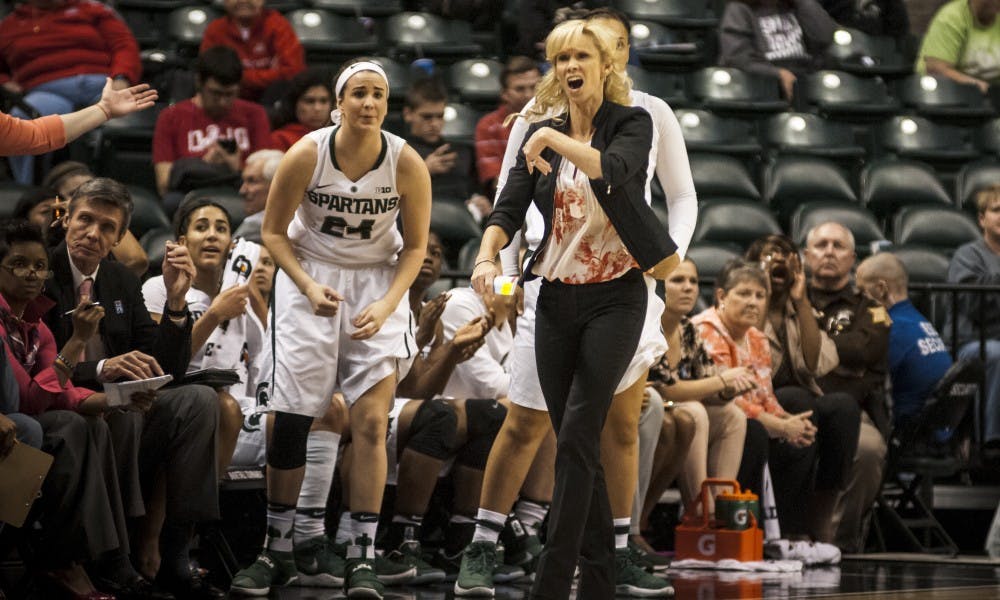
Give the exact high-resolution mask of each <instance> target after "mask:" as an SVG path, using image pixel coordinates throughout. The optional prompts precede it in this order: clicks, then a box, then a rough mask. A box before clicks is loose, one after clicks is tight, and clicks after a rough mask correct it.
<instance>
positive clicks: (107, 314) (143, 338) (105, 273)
mask: <svg viewBox="0 0 1000 600" xmlns="http://www.w3.org/2000/svg"><path fill="white" fill-rule="evenodd" d="M49 264H50V265H51V267H50V268H51V269H52V270H53V271H55V277H53V278H52V279H51V280H49V281H48V282H46V284H45V294H46V295H47V296H48V297H49V298H51V299H52V300H54V301H55V303H56V306H55V307H54V308H53V309H52V310H50V311H49V312H48V314H46V315H45V324H46V325H48V326H49V329H51V330H52V334H53V335H54V336H55V338H56V345H57V346H58V347H59V348H62V346H63V344H65V343H66V341H67V340H69V338H70V337H71V336H72V335H73V320H72V318H71V317H69V316H63V313H65V312H66V311H68V310H73V309H74V308H75V307H76V290H75V289H74V287H73V271H72V269H71V268H70V265H69V254H68V253H67V251H66V243H65V242H63V243H62V244H59V245H58V246H57V247H56V248H55V249H54V250H52V252H51V254H50V255H49ZM93 299H94V300H95V301H99V302H100V303H101V306H103V307H104V318H103V319H101V324H100V328H99V331H98V335H100V336H101V341H102V342H103V343H104V353H105V356H107V357H108V358H111V357H113V356H118V355H120V354H125V353H127V352H131V351H133V350H138V351H140V352H144V353H146V354H149V355H150V356H152V357H153V358H155V359H156V361H157V362H159V363H160V367H161V368H163V372H164V373H168V374H170V375H173V376H174V381H180V380H181V379H182V378H183V377H184V372H185V371H186V370H187V366H188V363H189V362H190V361H191V322H192V319H190V318H188V319H187V322H186V323H185V325H184V326H183V327H178V326H177V325H175V324H174V323H173V321H171V320H170V319H169V318H166V317H164V318H163V319H162V320H161V321H160V324H159V325H157V324H156V321H154V320H153V319H152V318H151V317H150V316H149V312H148V311H147V310H146V303H145V301H144V300H143V297H142V284H141V282H140V281H139V278H138V277H136V276H135V274H134V273H132V272H131V271H129V270H128V269H127V268H126V267H125V266H124V265H122V264H121V263H119V262H115V261H113V260H108V259H104V260H102V261H101V266H100V269H99V270H98V271H97V278H96V279H95V280H94V296H93ZM73 383H75V384H77V385H82V386H84V387H89V388H91V389H101V388H100V385H101V384H100V383H98V381H97V362H96V361H85V362H81V363H80V364H78V365H76V369H74V371H73Z"/></svg>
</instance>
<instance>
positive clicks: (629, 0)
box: [612, 0, 719, 29]
mask: <svg viewBox="0 0 1000 600" xmlns="http://www.w3.org/2000/svg"><path fill="white" fill-rule="evenodd" d="M612 4H613V5H614V7H615V8H617V9H618V10H620V11H622V12H624V13H625V14H626V15H628V16H629V17H630V18H632V19H642V20H647V21H655V22H656V23H662V24H663V25H666V26H667V27H678V28H682V29H712V28H715V27H716V26H717V25H718V24H719V19H718V17H717V16H716V15H715V13H714V12H713V10H712V8H711V6H712V3H711V2H707V1H706V0H614V2H613V3H612Z"/></svg>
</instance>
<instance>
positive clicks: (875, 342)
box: [805, 222, 892, 551]
mask: <svg viewBox="0 0 1000 600" xmlns="http://www.w3.org/2000/svg"><path fill="white" fill-rule="evenodd" d="M855 260H856V256H855V253H854V236H853V235H852V234H851V232H850V231H849V230H848V229H846V228H845V227H844V226H842V225H840V224H839V223H833V222H829V223H823V224H821V225H818V226H816V227H814V228H813V229H812V230H810V231H809V235H808V236H807V237H806V252H805V263H806V267H807V269H808V271H809V273H810V280H809V298H810V300H811V301H812V304H813V307H815V309H816V310H817V311H818V312H819V317H818V319H819V325H820V327H821V328H822V329H824V330H825V331H826V332H827V334H828V335H829V336H830V338H831V339H832V340H833V343H834V344H835V345H836V346H837V354H838V355H839V357H840V365H839V366H838V367H837V368H836V369H835V370H834V371H833V372H831V373H830V374H828V375H826V376H825V377H823V378H821V379H820V380H819V385H820V387H822V388H823V391H825V392H847V393H849V394H851V395H852V396H853V397H855V398H856V399H857V401H858V402H859V403H860V404H861V407H862V408H863V409H864V413H863V414H862V420H861V434H860V437H859V439H858V450H857V453H856V454H855V457H854V465H853V468H852V474H851V482H850V483H849V484H848V487H847V490H846V491H845V492H844V493H843V495H842V496H841V498H840V500H839V501H838V505H837V509H836V511H835V512H834V521H835V524H837V523H838V522H839V526H838V527H837V535H836V543H837V545H838V546H840V547H841V548H842V549H843V550H846V551H859V550H860V547H859V546H860V544H861V543H862V542H863V540H862V538H861V534H862V531H861V528H862V523H863V520H864V517H865V515H866V514H867V512H868V509H869V508H870V507H871V505H872V502H873V501H874V500H875V496H876V495H878V490H879V487H880V486H881V484H882V470H883V467H884V462H885V454H886V442H885V437H884V435H885V434H887V432H888V427H889V414H888V408H887V407H886V401H885V398H886V396H885V382H886V373H887V370H888V369H887V357H888V350H889V326H890V324H891V323H892V321H891V320H890V319H889V314H888V311H886V309H885V308H884V307H882V306H880V305H878V304H876V303H875V302H873V301H872V300H870V299H868V298H867V297H865V296H864V294H862V293H861V292H860V291H859V290H857V289H856V288H855V287H854V286H853V285H852V283H851V270H852V269H853V268H854V263H855Z"/></svg>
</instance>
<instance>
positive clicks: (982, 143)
mask: <svg viewBox="0 0 1000 600" xmlns="http://www.w3.org/2000/svg"><path fill="white" fill-rule="evenodd" d="M976 142H977V144H978V146H979V149H980V150H982V151H983V153H984V154H989V155H990V156H994V157H1000V118H998V119H992V120H990V121H989V122H987V123H986V124H984V125H982V126H981V127H980V128H979V130H978V131H977V132H976Z"/></svg>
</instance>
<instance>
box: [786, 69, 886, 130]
mask: <svg viewBox="0 0 1000 600" xmlns="http://www.w3.org/2000/svg"><path fill="white" fill-rule="evenodd" d="M800 92H801V93H803V94H804V96H805V101H806V103H807V104H808V105H809V106H811V107H813V109H814V110H815V111H816V112H818V113H819V114H820V115H822V116H824V117H827V118H830V119H841V120H846V121H853V122H870V121H877V120H881V119H883V118H885V117H887V116H889V115H891V114H893V112H895V111H896V110H897V109H898V108H899V103H898V102H897V101H896V100H894V99H893V98H892V97H890V96H889V92H888V90H887V88H886V85H885V83H884V82H883V81H882V80H881V79H875V78H863V77H858V76H856V75H852V74H850V73H846V72H843V71H817V72H816V73H813V74H812V75H809V76H807V77H805V78H803V80H802V84H801V85H800Z"/></svg>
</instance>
